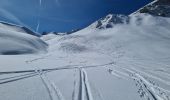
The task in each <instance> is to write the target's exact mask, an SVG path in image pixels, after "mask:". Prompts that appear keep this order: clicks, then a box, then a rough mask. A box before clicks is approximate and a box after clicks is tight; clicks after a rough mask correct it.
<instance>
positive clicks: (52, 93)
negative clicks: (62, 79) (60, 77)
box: [39, 72, 65, 100]
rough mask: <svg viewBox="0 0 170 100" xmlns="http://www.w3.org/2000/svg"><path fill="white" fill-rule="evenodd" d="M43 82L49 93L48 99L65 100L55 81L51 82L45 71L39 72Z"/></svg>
mask: <svg viewBox="0 0 170 100" xmlns="http://www.w3.org/2000/svg"><path fill="white" fill-rule="evenodd" d="M39 75H40V77H41V80H42V82H43V84H44V85H45V87H46V89H47V92H48V93H49V97H50V100H65V99H64V97H63V96H62V94H61V92H60V90H59V89H58V88H57V86H56V85H55V83H53V82H51V81H50V80H49V79H48V78H47V76H46V75H45V73H43V72H42V73H41V72H40V73H39Z"/></svg>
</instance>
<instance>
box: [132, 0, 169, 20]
mask: <svg viewBox="0 0 170 100" xmlns="http://www.w3.org/2000/svg"><path fill="white" fill-rule="evenodd" d="M135 13H148V14H151V15H155V16H162V17H170V0H154V1H153V2H152V3H150V4H148V5H146V6H144V7H143V8H141V9H139V10H138V11H137V12H135ZM135 13H134V14H135Z"/></svg>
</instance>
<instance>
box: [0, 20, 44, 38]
mask: <svg viewBox="0 0 170 100" xmlns="http://www.w3.org/2000/svg"><path fill="white" fill-rule="evenodd" d="M0 27H1V28H8V30H11V31H16V32H23V33H27V34H30V35H34V36H37V37H40V36H41V35H40V34H39V33H36V32H33V31H32V30H31V29H29V28H27V27H25V26H19V25H15V24H11V23H7V22H2V21H0Z"/></svg>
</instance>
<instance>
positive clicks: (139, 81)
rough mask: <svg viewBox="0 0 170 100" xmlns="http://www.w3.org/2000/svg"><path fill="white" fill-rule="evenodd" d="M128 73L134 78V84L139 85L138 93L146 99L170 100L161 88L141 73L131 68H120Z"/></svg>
mask: <svg viewBox="0 0 170 100" xmlns="http://www.w3.org/2000/svg"><path fill="white" fill-rule="evenodd" d="M122 69H124V70H125V71H127V72H128V73H129V76H130V77H131V78H132V79H134V80H135V82H136V85H137V86H139V91H138V92H139V93H140V96H141V97H144V98H146V99H148V100H170V99H169V96H168V95H167V93H166V92H164V91H163V89H161V88H159V86H156V85H154V84H152V83H150V82H149V81H148V80H146V79H145V78H144V77H143V76H142V75H140V74H139V73H138V72H134V71H133V70H130V69H127V68H122Z"/></svg>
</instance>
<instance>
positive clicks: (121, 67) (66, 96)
mask: <svg viewBox="0 0 170 100" xmlns="http://www.w3.org/2000/svg"><path fill="white" fill-rule="evenodd" d="M102 25H103V24H102ZM105 25H106V24H105ZM41 39H42V40H44V41H45V42H46V43H48V45H49V48H48V53H46V54H37V55H17V56H16V55H13V56H11V55H7V56H4V55H1V56H0V61H1V62H0V66H1V67H0V99H3V100H170V45H169V44H170V18H163V17H153V16H151V15H147V14H138V15H133V16H130V18H129V22H128V23H121V24H116V25H114V27H113V28H109V29H107V28H106V29H98V28H94V27H93V28H92V27H87V28H85V29H83V30H80V31H78V32H75V33H73V34H70V35H64V36H61V35H54V34H48V36H44V37H42V38H41ZM0 43H1V42H0ZM9 62H10V63H9Z"/></svg>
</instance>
